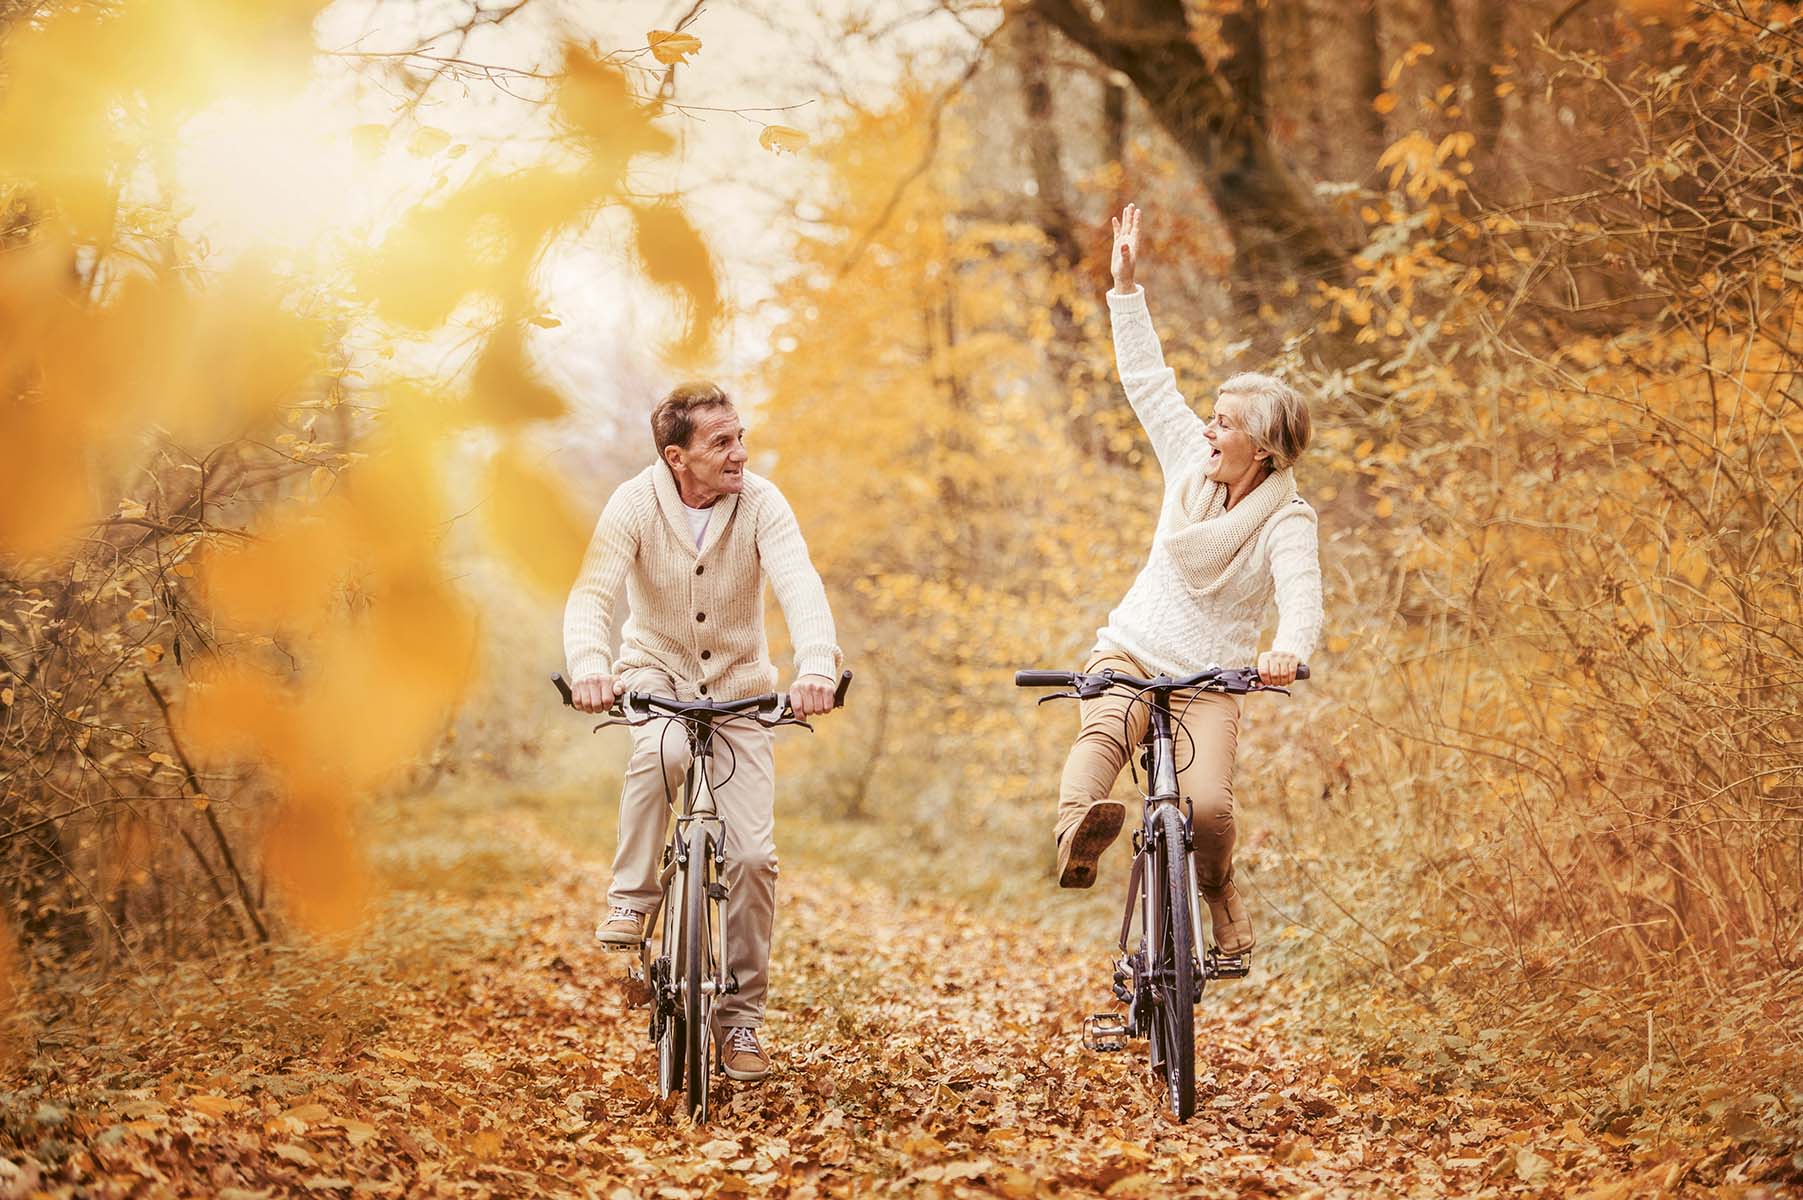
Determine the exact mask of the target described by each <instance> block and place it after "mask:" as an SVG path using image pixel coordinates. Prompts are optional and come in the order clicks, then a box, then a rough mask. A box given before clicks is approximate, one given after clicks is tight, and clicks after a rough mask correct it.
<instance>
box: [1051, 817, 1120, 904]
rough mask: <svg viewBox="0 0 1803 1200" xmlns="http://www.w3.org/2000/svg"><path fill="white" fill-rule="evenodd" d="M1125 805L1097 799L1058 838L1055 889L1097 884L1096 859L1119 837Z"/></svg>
mask: <svg viewBox="0 0 1803 1200" xmlns="http://www.w3.org/2000/svg"><path fill="white" fill-rule="evenodd" d="M1126 819H1127V806H1126V805H1124V804H1122V803H1121V802H1120V801H1119V800H1097V801H1096V802H1095V803H1094V804H1092V805H1090V806H1089V810H1088V811H1087V812H1085V813H1084V814H1083V816H1082V817H1081V818H1079V819H1078V821H1077V823H1076V824H1075V825H1073V826H1071V827H1070V828H1069V829H1068V830H1066V831H1065V834H1064V836H1063V837H1061V838H1059V839H1058V886H1059V887H1065V888H1086V887H1088V886H1089V885H1090V884H1092V883H1094V882H1095V881H1096V859H1097V858H1098V857H1100V856H1101V853H1102V851H1104V850H1106V849H1108V847H1109V845H1110V844H1111V843H1112V842H1113V841H1114V839H1115V838H1117V837H1119V836H1120V833H1121V822H1122V821H1124V820H1126Z"/></svg>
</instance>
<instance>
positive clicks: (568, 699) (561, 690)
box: [551, 671, 576, 708]
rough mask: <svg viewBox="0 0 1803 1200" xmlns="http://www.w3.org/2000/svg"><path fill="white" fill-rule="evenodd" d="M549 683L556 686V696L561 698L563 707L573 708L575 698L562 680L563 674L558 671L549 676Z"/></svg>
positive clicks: (566, 683)
mask: <svg viewBox="0 0 1803 1200" xmlns="http://www.w3.org/2000/svg"><path fill="white" fill-rule="evenodd" d="M551 682H552V683H554V684H556V685H557V694H558V695H560V696H562V697H563V706H564V707H565V708H575V707H576V696H575V693H573V692H571V691H570V685H569V683H568V682H567V681H566V680H565V679H564V677H563V672H561V671H560V672H558V673H557V674H555V675H553V676H551Z"/></svg>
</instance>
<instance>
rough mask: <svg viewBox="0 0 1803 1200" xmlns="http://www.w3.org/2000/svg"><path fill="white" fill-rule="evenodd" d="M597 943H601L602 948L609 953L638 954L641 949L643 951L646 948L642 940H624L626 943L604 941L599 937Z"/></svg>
mask: <svg viewBox="0 0 1803 1200" xmlns="http://www.w3.org/2000/svg"><path fill="white" fill-rule="evenodd" d="M596 944H597V945H599V946H600V947H601V949H603V950H605V951H607V953H609V954H637V953H638V952H639V951H641V950H643V949H644V948H645V943H644V942H642V941H639V942H624V943H622V942H603V941H601V940H600V939H598V938H597V939H596Z"/></svg>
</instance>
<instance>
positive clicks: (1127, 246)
mask: <svg viewBox="0 0 1803 1200" xmlns="http://www.w3.org/2000/svg"><path fill="white" fill-rule="evenodd" d="M1109 224H1111V225H1113V226H1114V253H1113V255H1112V256H1111V257H1110V258H1109V261H1108V269H1109V270H1110V271H1113V272H1114V290H1115V291H1117V292H1120V293H1122V294H1123V295H1124V294H1126V293H1128V292H1131V291H1132V290H1133V289H1134V287H1135V283H1134V272H1135V271H1137V270H1138V269H1139V209H1137V208H1135V207H1134V206H1133V205H1131V204H1129V205H1128V206H1127V207H1126V208H1123V209H1122V210H1121V215H1120V216H1118V217H1113V218H1111V219H1110V221H1109Z"/></svg>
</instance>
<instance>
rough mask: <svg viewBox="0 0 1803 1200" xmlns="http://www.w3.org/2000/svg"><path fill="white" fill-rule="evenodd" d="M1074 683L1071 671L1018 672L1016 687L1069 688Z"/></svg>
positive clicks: (1016, 674)
mask: <svg viewBox="0 0 1803 1200" xmlns="http://www.w3.org/2000/svg"><path fill="white" fill-rule="evenodd" d="M1071 682H1072V679H1071V672H1069V671H1016V672H1015V673H1014V686H1015V687H1068V686H1069V685H1070V684H1071Z"/></svg>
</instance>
